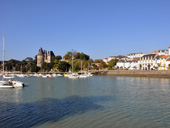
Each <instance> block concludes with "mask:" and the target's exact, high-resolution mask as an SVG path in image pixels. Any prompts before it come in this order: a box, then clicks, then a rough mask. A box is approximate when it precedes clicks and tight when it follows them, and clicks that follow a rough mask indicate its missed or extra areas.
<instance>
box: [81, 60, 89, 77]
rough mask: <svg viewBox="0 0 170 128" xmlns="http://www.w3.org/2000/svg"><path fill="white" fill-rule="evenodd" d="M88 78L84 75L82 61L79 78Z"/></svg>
mask: <svg viewBox="0 0 170 128" xmlns="http://www.w3.org/2000/svg"><path fill="white" fill-rule="evenodd" d="M87 77H88V76H87V75H86V74H84V73H83V74H82V61H81V75H80V76H79V78H87Z"/></svg>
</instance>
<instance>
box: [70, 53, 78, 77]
mask: <svg viewBox="0 0 170 128" xmlns="http://www.w3.org/2000/svg"><path fill="white" fill-rule="evenodd" d="M68 78H70V79H77V78H79V75H78V74H77V73H73V55H72V74H70V75H68Z"/></svg>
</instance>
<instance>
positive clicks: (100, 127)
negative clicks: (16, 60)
mask: <svg viewBox="0 0 170 128" xmlns="http://www.w3.org/2000/svg"><path fill="white" fill-rule="evenodd" d="M18 80H21V81H23V82H25V83H26V86H25V87H24V88H18V89H0V128H20V127H21V128H27V127H34V128H151V127H152V128H168V127H170V79H163V78H161V79H160V78H146V77H123V76H92V77H90V78H86V79H74V80H73V79H68V78H65V77H57V78H37V77H30V78H18Z"/></svg>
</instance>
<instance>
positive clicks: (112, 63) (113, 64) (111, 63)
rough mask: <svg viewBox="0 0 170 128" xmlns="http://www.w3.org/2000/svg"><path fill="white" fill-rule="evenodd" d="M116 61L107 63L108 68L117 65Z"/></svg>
mask: <svg viewBox="0 0 170 128" xmlns="http://www.w3.org/2000/svg"><path fill="white" fill-rule="evenodd" d="M117 62H118V60H117V59H112V60H110V61H109V62H108V67H109V68H113V67H114V66H115V65H116V64H117Z"/></svg>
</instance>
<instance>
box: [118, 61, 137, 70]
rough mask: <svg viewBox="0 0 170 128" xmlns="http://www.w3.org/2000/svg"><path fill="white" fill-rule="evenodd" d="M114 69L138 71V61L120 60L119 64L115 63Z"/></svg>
mask: <svg viewBox="0 0 170 128" xmlns="http://www.w3.org/2000/svg"><path fill="white" fill-rule="evenodd" d="M116 67H117V68H118V69H129V70H134V69H139V65H138V59H137V58H136V59H134V60H128V61H126V60H121V61H119V62H117V64H116Z"/></svg>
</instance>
